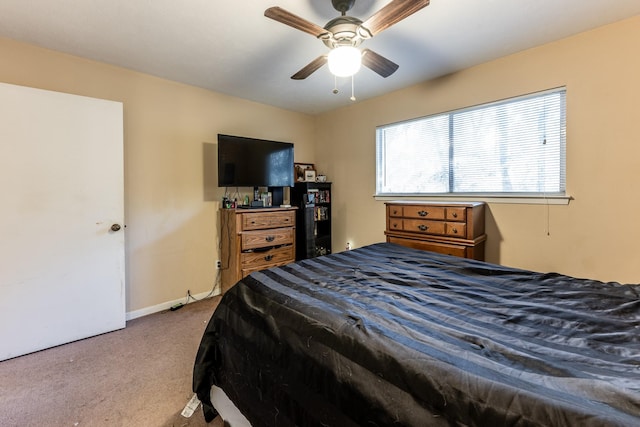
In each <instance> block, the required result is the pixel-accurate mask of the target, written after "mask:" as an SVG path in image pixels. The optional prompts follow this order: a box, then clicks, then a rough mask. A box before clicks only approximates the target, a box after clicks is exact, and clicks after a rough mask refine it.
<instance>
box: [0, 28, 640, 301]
mask: <svg viewBox="0 0 640 427" xmlns="http://www.w3.org/2000/svg"><path fill="white" fill-rule="evenodd" d="M638 40H640V17H636V18H633V19H630V20H626V21H623V22H621V23H618V24H614V25H610V26H607V27H603V28H600V29H597V30H594V31H591V32H588V33H583V34H580V35H578V36H575V37H572V38H569V39H566V40H562V41H559V42H556V43H552V44H549V45H545V46H542V47H539V48H536V49H531V50H528V51H525V52H522V53H519V54H517V55H512V56H509V57H505V58H501V59H498V60H495V61H492V62H489V63H486V64H483V65H480V66H477V67H474V68H471V69H467V70H464V71H462V72H459V73H456V74H452V75H449V76H446V77H443V78H440V79H437V80H432V81H428V82H425V83H423V84H420V85H416V86H413V87H410V88H407V89H405V90H401V91H398V92H395V93H393V94H390V95H387V96H384V97H380V98H377V99H373V100H369V101H364V102H359V103H356V104H354V105H351V106H349V107H346V108H343V109H340V110H336V111H332V112H329V113H325V114H322V115H319V116H317V117H311V116H307V115H303V114H298V113H293V112H289V111H285V110H281V109H277V108H274V107H270V106H265V105H261V104H257V103H253V102H249V101H245V100H242V99H238V98H233V97H229V96H225V95H221V94H217V93H213V92H210V91H206V90H203V89H199V88H195V87H191V86H187V85H182V84H178V83H175V82H170V81H167V80H163V79H159V78H155V77H152V76H149V75H145V74H140V73H136V72H132V71H129V70H125V69H122V68H117V67H112V66H109V65H105V64H101V63H97V62H92V61H88V60H84V59H80V58H77V57H72V56H69V55H64V54H61V53H57V52H52V51H48V50H44V49H40V48H37V47H33V46H29V45H25V44H21V43H16V42H14V41H10V40H6V39H0V58H2V59H3V61H2V67H0V81H2V82H6V83H12V84H19V85H25V86H32V87H37V88H43V89H48V90H55V91H60V92H67V93H73V94H79V95H85V96H91V97H96V98H104V99H111V100H116V101H121V102H123V103H124V125H125V126H124V128H125V213H126V223H127V249H126V259H127V311H128V312H136V311H138V312H143V311H144V310H146V309H147V308H149V307H153V306H156V305H159V304H163V303H166V302H168V301H174V300H176V299H179V298H182V297H184V295H185V293H186V290H187V289H190V290H191V291H192V293H194V294H198V293H202V292H206V291H208V290H209V289H210V288H211V286H212V284H213V281H214V278H215V269H214V261H215V260H216V259H218V246H217V244H218V242H217V239H218V226H217V210H218V208H219V202H218V200H220V199H221V197H222V191H221V190H220V189H217V188H215V185H214V186H213V188H212V186H211V185H208V186H205V185H204V183H203V172H204V171H203V148H207V147H208V148H209V149H211V147H214V146H213V145H212V144H213V143H215V141H216V135H217V133H219V132H220V133H231V134H242V135H246V136H252V137H259V138H268V139H277V140H285V141H292V142H294V143H295V144H296V160H297V161H302V162H314V163H316V165H317V168H318V169H319V170H320V171H321V172H324V173H326V174H327V175H328V176H329V179H330V180H331V181H332V182H334V194H333V201H334V210H333V219H334V224H335V228H334V234H333V237H334V251H339V250H342V249H343V248H344V245H345V244H346V242H347V241H349V242H351V243H352V245H353V246H355V247H358V246H362V245H365V244H368V243H373V242H379V241H383V240H384V235H383V230H384V204H383V202H381V201H376V200H375V199H374V197H373V194H374V191H375V127H376V126H377V125H380V124H384V123H390V122H395V121H399V120H404V119H408V118H413V117H418V116H423V115H428V114H432V113H437V112H442V111H447V110H451V109H455V108H461V107H466V106H470V105H474V104H479V103H483V102H489V101H494V100H497V99H501V98H505V97H510V96H516V95H521V94H524V93H529V92H534V91H538V90H543V89H548V88H552V87H557V86H562V85H565V86H566V87H567V152H568V155H567V157H568V160H567V169H568V173H567V187H568V192H569V194H570V195H571V196H573V197H574V198H575V200H573V201H572V202H571V203H570V204H569V205H568V206H550V207H548V208H547V207H545V206H542V205H516V204H497V203H491V204H490V205H489V215H488V220H487V231H488V234H489V240H488V242H487V260H488V261H491V262H499V263H503V264H506V265H513V266H518V267H524V268H528V269H533V270H538V271H559V272H562V273H567V274H571V275H576V276H583V277H593V278H598V279H602V280H617V281H621V282H640V277H639V276H638V271H637V265H638V259H639V258H640V251H639V250H638V249H637V246H636V242H638V241H640V225H639V224H638V220H637V219H636V214H635V213H636V212H638V211H640V197H639V196H638V191H637V189H636V186H637V183H636V181H637V180H638V177H639V175H640V172H638V171H639V170H640V125H639V124H638V123H639V121H638V113H637V112H638V111H639V109H638V104H637V102H638V101H637V99H640V79H639V78H638V76H640V59H638V55H637V53H638V48H639V46H638V44H639V42H638ZM401 66H410V64H401ZM336 153H339V154H337V155H336ZM205 187H206V189H207V190H209V191H207V192H205ZM547 209H548V210H547ZM547 218H549V223H548V228H549V230H550V235H547Z"/></svg>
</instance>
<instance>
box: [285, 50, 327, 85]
mask: <svg viewBox="0 0 640 427" xmlns="http://www.w3.org/2000/svg"><path fill="white" fill-rule="evenodd" d="M326 63H327V55H320V56H318V57H317V58H316V59H314V60H313V61H311V62H310V63H309V64H307V65H306V66H305V67H304V68H303V69H301V70H300V71H298V72H297V73H295V74H294V75H293V76H291V78H292V79H293V80H304V79H306V78H307V77H309V76H310V75H311V74H312V73H313V72H315V71H316V70H317V69H318V68H320V67H322V66H323V65H324V64H326Z"/></svg>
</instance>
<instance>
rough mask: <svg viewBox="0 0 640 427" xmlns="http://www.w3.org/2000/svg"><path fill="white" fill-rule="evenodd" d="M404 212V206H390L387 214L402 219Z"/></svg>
mask: <svg viewBox="0 0 640 427" xmlns="http://www.w3.org/2000/svg"><path fill="white" fill-rule="evenodd" d="M402 211H403V209H402V206H388V211H387V212H388V215H389V216H390V217H401V216H402Z"/></svg>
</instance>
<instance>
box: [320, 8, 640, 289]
mask: <svg viewBox="0 0 640 427" xmlns="http://www.w3.org/2000/svg"><path fill="white" fill-rule="evenodd" d="M639 51H640V17H635V18H632V19H629V20H625V21H622V22H619V23H616V24H613V25H609V26H605V27H601V28H599V29H596V30H593V31H590V32H586V33H582V34H579V35H577V36H574V37H571V38H568V39H564V40H561V41H558V42H555V43H551V44H548V45H544V46H541V47H538V48H535V49H530V50H527V51H524V52H521V53H518V54H515V55H511V56H508V57H504V58H501V59H498V60H495V61H491V62H488V63H485V64H482V65H479V66H476V67H473V68H470V69H467V70H464V71H461V72H458V73H455V74H452V75H449V76H446V77H443V78H440V79H436V80H432V81H428V82H425V83H423V84H419V85H416V86H413V87H410V88H407V89H404V90H401V91H398V92H395V93H393V94H390V95H386V96H382V97H379V98H376V99H372V100H369V101H366V102H359V103H357V104H353V105H351V106H349V107H347V108H343V109H340V110H335V111H332V112H328V113H325V114H323V115H321V116H319V117H318V123H317V125H318V136H317V139H316V140H317V141H318V145H317V148H316V156H315V160H316V165H317V167H318V168H319V169H320V170H323V171H324V172H326V173H327V175H328V177H329V178H330V180H331V181H333V182H334V183H335V191H334V195H333V196H334V197H333V201H334V209H335V210H334V218H333V219H334V224H335V229H334V242H335V243H334V250H336V251H337V250H342V249H343V248H344V245H345V244H346V242H347V241H350V242H352V244H353V245H354V246H356V247H357V246H362V245H365V244H369V243H373V242H379V241H383V240H384V234H383V230H384V204H383V202H382V201H376V200H375V199H374V198H373V194H374V192H375V127H376V126H377V125H381V124H385V123H392V122H396V121H400V120H405V119H409V118H414V117H420V116H424V115H429V114H434V113H439V112H443V111H448V110H452V109H456V108H462V107H467V106H471V105H475V104H480V103H484V102H490V101H495V100H498V99H502V98H506V97H512V96H517V95H522V94H526V93H530V92H535V91H540V90H544V89H549V88H554V87H558V86H566V88H567V191H568V194H569V195H571V196H572V197H574V199H575V200H573V201H571V203H570V204H569V205H568V206H549V207H546V206H543V205H524V204H499V203H490V204H489V206H488V208H489V212H488V213H489V215H488V218H487V231H488V241H487V261H490V262H496V263H501V264H506V265H511V266H517V267H522V268H527V269H532V270H536V271H558V272H561V273H565V274H570V275H575V276H581V277H591V278H597V279H601V280H615V281H620V282H624V283H631V282H632V283H638V282H640V272H639V270H638V265H639V263H640V249H639V248H638V242H640V222H639V221H638V218H637V215H638V214H637V212H640V196H639V193H638V181H639V178H640V115H639V112H640V56H639V55H638V52H639ZM402 66H405V67H408V66H411V65H410V64H401V67H402ZM365 72H366V71H365ZM336 152H339V153H340V155H339V156H335V155H334V154H333V153H336ZM547 218H548V219H549V222H548V224H547ZM547 228H548V229H549V231H550V234H549V235H547Z"/></svg>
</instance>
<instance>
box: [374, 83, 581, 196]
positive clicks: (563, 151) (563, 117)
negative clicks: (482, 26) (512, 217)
mask: <svg viewBox="0 0 640 427" xmlns="http://www.w3.org/2000/svg"><path fill="white" fill-rule="evenodd" d="M557 93H559V94H562V106H561V111H560V125H561V128H560V132H559V135H560V138H561V142H560V144H561V146H560V153H559V158H558V160H559V162H560V165H559V167H560V168H561V170H560V175H559V182H558V183H559V185H560V187H561V189H560V191H557V192H544V191H542V192H490V191H479V192H471V193H469V192H455V191H454V192H452V191H448V192H435V193H431V192H421V193H406V192H382V191H380V188H381V185H380V181H379V180H380V179H381V176H382V173H381V163H382V161H381V156H382V154H381V149H382V147H383V146H384V144H383V142H381V138H380V132H381V131H384V129H387V128H389V127H393V126H397V125H400V124H402V123H414V122H416V121H420V120H426V119H431V118H436V117H441V116H446V117H447V119H448V122H449V141H450V142H451V138H452V135H453V129H452V123H453V121H454V120H453V117H454V116H455V115H456V114H461V113H466V112H470V111H473V110H481V109H483V108H493V107H496V106H500V105H504V104H509V103H514V102H519V101H524V100H527V99H532V98H539V97H543V96H547V95H551V94H557ZM566 96H567V89H566V87H565V86H560V87H556V88H552V89H547V90H543V91H538V92H533V93H528V94H525V95H519V96H514V97H510V98H505V99H501V100H497V101H492V102H488V103H483V104H478V105H474V106H469V107H464V108H460V109H455V110H450V111H446V112H440V113H435V114H430V115H427V116H422V117H417V118H412V119H408V120H402V121H398V122H394V123H389V124H385V125H380V126H377V127H376V149H375V150H376V151H375V158H376V160H375V161H376V167H375V174H376V176H375V180H376V182H375V194H374V197H375V198H376V199H377V200H392V199H393V200H397V199H398V198H402V199H421V198H429V199H433V198H445V199H449V200H452V199H464V200H468V201H472V200H483V201H494V202H498V203H533V204H538V203H545V204H568V203H569V201H570V200H571V199H572V197H571V196H569V195H568V193H567V124H566V122H567V111H566ZM454 144H455V143H453V144H450V145H449V157H448V164H451V163H452V162H453V159H454V157H452V156H453V154H452V152H453V150H454V146H455V145H454ZM452 179H454V178H450V182H449V186H448V189H449V190H451V189H452V188H453V184H452V182H451V180H452Z"/></svg>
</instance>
